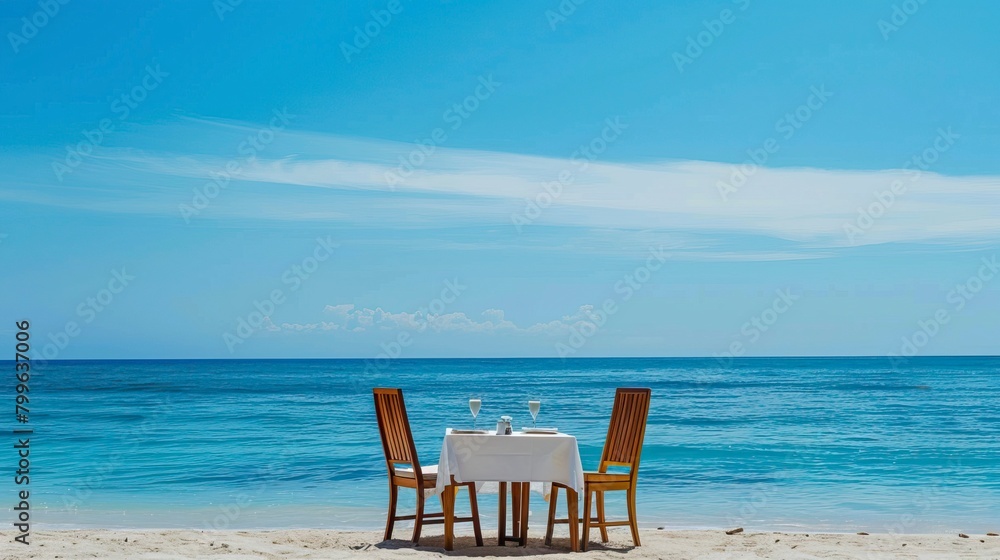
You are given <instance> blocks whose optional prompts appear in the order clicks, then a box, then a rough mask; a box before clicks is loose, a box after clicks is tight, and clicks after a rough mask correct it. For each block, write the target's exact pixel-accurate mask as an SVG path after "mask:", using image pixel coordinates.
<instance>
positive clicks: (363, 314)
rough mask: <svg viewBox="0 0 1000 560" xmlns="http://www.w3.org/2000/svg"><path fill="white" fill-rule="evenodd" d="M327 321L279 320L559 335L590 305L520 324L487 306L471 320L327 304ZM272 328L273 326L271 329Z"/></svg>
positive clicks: (309, 328) (356, 327)
mask: <svg viewBox="0 0 1000 560" xmlns="http://www.w3.org/2000/svg"><path fill="white" fill-rule="evenodd" d="M324 313H326V315H327V316H328V317H329V319H328V320H323V321H318V322H315V323H282V324H281V326H280V329H281V330H284V331H297V332H314V331H346V332H365V331H378V330H406V331H414V332H425V331H430V332H438V333H440V332H456V331H457V332H467V333H486V334H492V333H509V334H535V335H551V336H562V335H565V334H567V333H569V332H570V331H571V330H572V329H574V328H576V329H579V328H580V326H581V324H582V323H592V322H593V320H594V319H593V315H594V306H592V305H582V306H580V308H579V309H577V311H576V312H575V313H573V314H571V315H565V316H563V317H561V318H559V319H555V320H552V321H548V322H545V323H535V324H533V325H529V326H526V327H521V326H518V325H516V324H514V323H513V322H511V321H509V320H508V319H506V317H505V316H504V312H503V310H500V309H487V310H486V311H483V312H482V313H481V314H480V317H481V319H474V318H471V317H469V316H468V315H466V314H465V313H461V312H453V313H441V314H434V313H428V312H426V311H422V310H418V311H414V312H412V313H410V312H405V311H403V312H397V313H393V312H390V311H385V310H383V309H382V308H381V307H376V308H375V309H371V308H367V307H365V308H357V307H355V306H354V305H353V304H340V305H327V306H326V308H325V309H324ZM271 330H273V329H271Z"/></svg>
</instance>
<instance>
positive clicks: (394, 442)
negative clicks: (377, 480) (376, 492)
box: [372, 387, 421, 481]
mask: <svg viewBox="0 0 1000 560" xmlns="http://www.w3.org/2000/svg"><path fill="white" fill-rule="evenodd" d="M372 392H373V393H374V395H375V416H376V417H378V431H379V435H380V436H381V437H382V450H383V451H384V452H385V463H386V467H387V468H388V469H389V476H392V475H393V474H395V472H396V470H395V465H397V464H407V465H410V466H412V467H413V470H414V471H415V473H416V478H417V480H418V481H420V480H421V472H420V463H419V461H417V447H416V445H415V444H414V443H413V434H412V433H411V432H410V421H409V419H408V418H407V416H406V405H405V404H404V403H403V390H402V389H384V388H378V387H376V388H375V389H373V391H372Z"/></svg>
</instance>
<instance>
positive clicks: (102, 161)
mask: <svg viewBox="0 0 1000 560" xmlns="http://www.w3.org/2000/svg"><path fill="white" fill-rule="evenodd" d="M252 129H253V127H252V126H249V125H247V126H243V127H241V126H237V125H234V124H232V123H223V124H218V123H212V122H209V121H185V122H182V123H175V124H173V125H171V126H169V127H162V129H157V130H147V131H146V132H145V134H147V135H150V136H156V137H169V138H178V137H183V138H189V139H191V142H190V146H187V147H185V148H186V149H185V150H177V151H166V150H164V149H162V148H161V149H156V150H150V149H146V150H139V149H134V148H129V149H124V148H117V149H116V148H107V149H105V150H103V151H102V153H101V154H100V156H99V157H96V156H95V157H94V158H93V159H92V162H93V163H92V167H93V169H90V175H87V174H86V173H83V171H82V170H81V172H80V173H75V174H74V176H71V177H70V179H69V180H68V182H67V185H65V186H64V187H63V190H62V191H61V192H59V193H57V194H58V196H54V194H55V193H52V192H48V191H46V190H45V189H37V188H33V189H32V190H31V191H28V190H24V189H22V190H17V189H14V190H9V189H7V188H4V189H3V191H4V192H0V197H3V198H7V199H10V200H18V201H22V202H35V203H39V204H56V203H58V204H62V205H75V204H76V203H77V201H75V200H74V197H75V196H83V195H81V194H80V193H86V192H88V191H87V190H86V189H81V188H80V187H81V185H78V184H72V182H73V181H76V180H78V179H80V178H82V177H88V176H89V177H90V178H91V180H92V182H93V184H91V185H90V188H91V189H100V191H101V196H99V197H96V198H94V197H88V198H87V199H85V200H83V201H82V202H83V203H84V204H83V207H86V208H89V209H91V210H102V209H103V210H107V211H114V212H129V211H135V212H144V213H164V212H169V213H174V212H176V210H177V206H178V204H180V203H183V202H186V201H187V200H188V199H190V197H191V189H192V187H197V185H198V184H199V183H202V182H204V181H206V180H207V178H208V177H210V176H211V175H212V174H213V173H218V171H219V170H220V169H225V167H226V164H227V162H229V161H231V160H232V159H233V157H234V156H235V155H236V153H237V152H236V146H238V142H239V141H240V139H241V138H243V137H244V136H245V132H246V130H252ZM129 142H130V144H129V145H142V142H141V138H140V139H137V140H134V141H133V139H130V140H129ZM149 143H152V141H149ZM156 145H163V143H162V142H159V143H157V144H156ZM220 146H221V147H222V148H220ZM226 146H229V147H230V148H231V149H227V148H225V147H226ZM955 149H956V150H958V149H959V147H956V148H955ZM413 150H414V146H413V145H412V144H407V143H398V142H388V141H380V140H371V139H356V138H344V137H337V136H329V135H322V134H317V133H306V132H296V131H285V132H283V133H282V134H281V135H280V136H279V137H278V138H277V139H276V140H275V142H274V143H273V144H272V145H270V146H268V147H267V149H266V150H264V151H262V152H261V153H260V154H257V155H256V157H255V158H254V159H253V160H252V161H246V162H242V163H241V166H240V173H239V175H238V176H236V177H233V180H232V184H231V186H229V187H228V189H227V190H225V191H223V193H222V194H221V195H220V196H219V198H218V200H216V201H213V207H212V208H211V211H210V212H207V213H206V215H207V216H209V217H210V219H228V218H238V219H270V220H295V221H302V220H316V221H326V222H331V223H337V224H343V225H344V226H348V227H351V226H355V225H359V224H364V225H365V226H367V227H378V228H381V229H386V230H392V229H419V228H440V227H442V226H468V225H470V224H471V225H475V226H477V227H494V228H510V229H503V230H498V231H507V232H510V231H512V230H513V227H514V226H513V223H512V222H513V221H514V218H515V217H516V216H518V215H522V214H526V213H527V211H528V210H529V209H530V207H531V205H532V203H533V201H536V202H537V201H545V200H549V201H550V203H549V204H547V205H545V207H544V208H541V211H540V212H535V214H537V216H536V217H533V218H532V222H531V224H530V225H528V226H525V227H527V228H528V230H527V231H528V232H531V229H530V228H536V230H537V228H541V227H545V226H553V227H572V228H583V229H584V230H591V231H592V230H595V229H603V230H609V231H618V232H633V233H635V234H637V235H638V234H644V233H649V232H653V233H655V234H659V235H662V234H670V235H673V236H675V237H674V238H675V239H678V238H684V237H685V236H686V238H687V239H688V240H692V241H693V242H692V246H691V247H687V248H686V249H688V250H689V254H687V255H684V254H679V255H678V257H679V258H685V257H687V258H704V259H728V260H733V259H744V260H746V259H750V260H780V259H795V258H816V257H823V256H829V255H833V254H837V252H838V251H841V250H844V249H847V248H850V247H852V246H860V245H871V244H882V243H917V244H926V245H934V246H936V247H938V248H942V247H943V246H948V247H952V248H962V247H971V246H978V245H983V244H990V243H995V242H996V240H997V239H1000V177H996V176H976V177H953V176H944V175H940V174H936V173H933V172H931V171H921V172H919V173H917V172H915V171H913V170H904V169H891V170H880V171H848V170H827V169H811V168H795V169H786V168H755V169H754V170H753V173H752V174H751V175H750V176H749V177H748V178H747V179H746V181H745V182H744V183H742V184H740V185H739V186H736V187H735V190H733V189H730V188H726V187H723V188H721V189H720V185H722V184H729V185H734V183H733V182H732V177H733V175H734V173H738V172H739V166H736V165H730V164H725V163H713V162H700V161H664V162H659V163H627V164H626V163H611V162H602V161H594V162H581V161H579V160H577V161H573V160H570V159H562V158H550V157H538V156H530V155H519V154H510V153H499V152H487V151H476V150H462V149H456V148H447V147H441V146H439V147H437V148H435V150H434V152H433V153H432V154H430V155H427V156H426V157H425V158H424V159H423V161H422V163H421V165H419V166H417V167H416V168H415V169H413V171H412V172H411V173H409V174H406V173H401V172H400V167H399V166H400V161H401V158H406V157H407V156H408V155H409V154H410V153H411V152H413ZM948 155H949V154H943V155H941V157H947V156H948ZM745 170H746V169H744V171H745ZM560 173H563V174H565V173H568V174H569V175H570V176H571V181H570V182H568V183H566V184H564V185H563V186H562V187H561V192H560V193H559V194H558V196H556V197H554V198H546V197H547V195H546V194H545V190H544V185H545V184H546V183H549V184H550V185H551V183H552V182H553V181H555V180H557V179H558V178H559V176H560ZM391 174H395V175H396V176H397V177H401V178H402V180H401V181H399V182H396V183H395V184H394V185H393V186H392V187H390V184H389V182H388V181H387V177H388V176H389V175H391ZM404 175H405V177H404ZM4 183H5V184H4V186H5V187H6V186H7V185H10V184H12V183H10V182H4ZM22 184H24V183H22ZM154 185H155V186H154ZM893 185H897V191H898V192H897V193H895V194H892V202H891V203H887V202H886V201H887V200H889V199H888V198H887V197H888V196H889V195H886V194H885V193H887V192H891V191H892V188H893ZM116 187H117V190H115V189H116ZM900 187H901V188H900ZM309 188H312V189H318V190H315V191H312V192H310V190H309ZM720 190H721V191H722V192H720ZM77 207H80V206H77ZM869 218H871V219H870V220H869ZM852 228H853V229H852ZM680 249H682V250H683V249H685V248H680Z"/></svg>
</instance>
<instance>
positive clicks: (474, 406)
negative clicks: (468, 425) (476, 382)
mask: <svg viewBox="0 0 1000 560" xmlns="http://www.w3.org/2000/svg"><path fill="white" fill-rule="evenodd" d="M482 406H483V400H482V399H478V398H473V399H469V410H470V411H471V412H472V429H473V430H475V429H476V417H477V416H479V409H480V407H482Z"/></svg>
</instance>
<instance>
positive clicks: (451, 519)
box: [442, 484, 457, 550]
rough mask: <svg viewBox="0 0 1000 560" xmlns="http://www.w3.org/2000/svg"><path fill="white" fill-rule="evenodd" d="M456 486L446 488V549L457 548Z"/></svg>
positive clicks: (451, 485)
mask: <svg viewBox="0 0 1000 560" xmlns="http://www.w3.org/2000/svg"><path fill="white" fill-rule="evenodd" d="M456 488H457V487H456V486H455V485H454V484H449V485H448V486H445V487H444V493H443V494H442V495H443V496H444V502H443V503H444V549H445V550H452V549H453V548H454V547H455V489H456Z"/></svg>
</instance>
